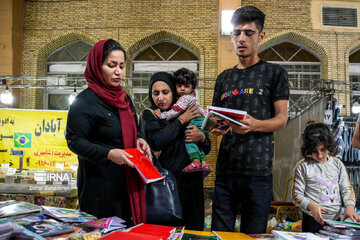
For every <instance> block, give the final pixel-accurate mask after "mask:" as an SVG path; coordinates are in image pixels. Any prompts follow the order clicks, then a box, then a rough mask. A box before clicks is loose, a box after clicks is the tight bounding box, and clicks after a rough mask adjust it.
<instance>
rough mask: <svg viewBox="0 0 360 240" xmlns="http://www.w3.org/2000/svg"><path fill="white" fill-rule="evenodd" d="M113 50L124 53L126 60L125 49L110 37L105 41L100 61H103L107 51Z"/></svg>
mask: <svg viewBox="0 0 360 240" xmlns="http://www.w3.org/2000/svg"><path fill="white" fill-rule="evenodd" d="M114 50H120V51H122V52H123V53H124V60H126V51H125V49H124V48H123V47H122V46H121V45H120V43H118V42H117V41H115V40H112V39H110V40H109V41H107V42H106V43H105V44H104V48H103V56H102V62H101V63H104V61H105V59H106V58H107V56H108V55H109V53H111V52H112V51H114Z"/></svg>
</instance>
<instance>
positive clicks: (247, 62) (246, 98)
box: [211, 6, 289, 233]
mask: <svg viewBox="0 0 360 240" xmlns="http://www.w3.org/2000/svg"><path fill="white" fill-rule="evenodd" d="M264 20H265V14H264V13H263V12H262V11H260V10H259V9H257V8H256V7H252V6H246V7H242V8H238V9H237V10H236V11H235V13H234V15H233V16H232V19H231V22H232V24H233V26H234V28H233V32H232V33H231V39H232V42H233V44H234V47H235V52H236V54H237V55H238V59H239V61H238V64H237V65H236V66H234V67H233V68H231V69H227V70H225V71H224V72H222V73H221V74H220V75H219V76H218V78H217V80H216V84H215V90H214V98H213V105H214V106H220V107H227V108H233V109H238V110H244V111H247V112H248V115H247V116H246V119H244V120H239V121H240V122H242V123H243V124H245V125H246V126H245V127H241V126H239V125H236V124H232V123H231V122H229V123H228V124H229V125H231V126H232V128H233V131H232V132H228V133H227V134H226V135H224V136H223V139H222V142H221V145H220V150H219V154H218V159H217V166H216V180H215V193H214V199H213V214H212V225H211V228H212V230H215V231H234V225H235V217H236V214H237V212H238V209H239V204H240V205H241V208H240V210H241V227H240V231H241V232H244V233H265V232H266V226H267V220H268V215H269V209H270V202H271V199H272V158H273V155H274V149H273V143H272V139H273V131H276V130H278V129H281V128H283V127H285V125H286V121H287V104H288V99H289V85H288V78H287V72H286V71H285V69H284V68H282V67H281V66H280V65H277V64H271V63H267V62H265V61H262V60H260V58H259V56H258V52H257V50H258V44H259V43H260V42H261V41H262V40H263V38H264V36H265V32H263V31H262V30H263V26H264Z"/></svg>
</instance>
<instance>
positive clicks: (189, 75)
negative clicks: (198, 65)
mask: <svg viewBox="0 0 360 240" xmlns="http://www.w3.org/2000/svg"><path fill="white" fill-rule="evenodd" d="M174 79H175V84H187V83H190V84H191V85H192V87H193V89H195V88H196V84H197V77H196V75H195V73H194V72H193V71H191V70H189V69H187V68H180V69H179V70H177V71H176V72H174Z"/></svg>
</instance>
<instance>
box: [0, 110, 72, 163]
mask: <svg viewBox="0 0 360 240" xmlns="http://www.w3.org/2000/svg"><path fill="white" fill-rule="evenodd" d="M66 119H67V112H66V111H46V110H17V109H0V164H5V163H8V164H9V167H11V168H19V169H29V168H46V169H51V168H56V167H57V168H63V169H70V168H71V166H72V165H77V156H76V155H75V154H74V153H73V152H71V151H70V149H69V148H68V147H67V144H66V140H65V129H66Z"/></svg>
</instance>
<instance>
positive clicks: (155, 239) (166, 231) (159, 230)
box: [100, 223, 184, 240]
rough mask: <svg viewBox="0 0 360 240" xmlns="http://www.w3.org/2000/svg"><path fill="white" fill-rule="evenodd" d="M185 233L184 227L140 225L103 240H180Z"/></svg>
mask: <svg viewBox="0 0 360 240" xmlns="http://www.w3.org/2000/svg"><path fill="white" fill-rule="evenodd" d="M183 233H184V227H169V226H162V225H155V224H146V223H145V224H139V225H136V226H134V227H132V228H130V229H127V230H126V231H115V232H112V233H110V234H108V235H105V236H104V237H102V238H100V239H101V240H115V239H127V240H143V239H146V240H180V239H182V236H183Z"/></svg>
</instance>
